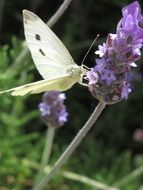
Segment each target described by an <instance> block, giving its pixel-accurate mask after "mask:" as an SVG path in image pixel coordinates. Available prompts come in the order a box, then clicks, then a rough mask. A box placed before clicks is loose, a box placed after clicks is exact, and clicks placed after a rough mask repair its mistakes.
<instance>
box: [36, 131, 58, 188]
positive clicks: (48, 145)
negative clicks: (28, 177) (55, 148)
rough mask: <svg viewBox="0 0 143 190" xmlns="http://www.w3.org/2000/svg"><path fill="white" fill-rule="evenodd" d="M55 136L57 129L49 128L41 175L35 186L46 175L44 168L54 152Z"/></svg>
mask: <svg viewBox="0 0 143 190" xmlns="http://www.w3.org/2000/svg"><path fill="white" fill-rule="evenodd" d="M54 134H55V128H54V127H48V129H47V135H46V139H45V147H44V150H43V155H42V159H41V166H40V170H39V173H38V175H37V177H36V182H35V185H36V184H37V183H38V181H39V180H40V179H41V177H42V176H43V175H44V168H45V166H46V165H47V164H48V162H49V159H50V155H51V151H52V145H53V139H54Z"/></svg>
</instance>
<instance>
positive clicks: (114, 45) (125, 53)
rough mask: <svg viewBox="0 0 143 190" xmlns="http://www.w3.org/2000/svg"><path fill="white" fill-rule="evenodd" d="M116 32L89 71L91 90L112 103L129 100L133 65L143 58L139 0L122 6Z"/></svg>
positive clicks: (104, 45)
mask: <svg viewBox="0 0 143 190" xmlns="http://www.w3.org/2000/svg"><path fill="white" fill-rule="evenodd" d="M122 14H123V18H122V19H121V20H120V21H119V23H118V25H117V31H116V34H109V35H108V37H107V40H106V43H104V44H103V46H101V45H100V46H99V50H97V51H96V52H95V53H96V54H99V57H100V58H98V59H96V60H95V62H96V65H95V66H94V68H91V70H90V71H88V72H87V76H86V78H87V79H88V82H89V90H90V91H91V93H92V94H93V96H95V97H96V98H97V99H99V100H104V101H105V102H106V103H107V104H113V103H116V102H119V101H121V100H122V99H127V98H128V94H129V93H130V92H131V91H132V90H131V67H135V66H136V64H135V63H134V62H135V61H137V60H138V59H139V58H140V57H141V52H140V49H141V47H142V45H143V16H142V15H141V10H140V5H139V3H138V2H137V1H135V2H134V3H132V4H130V5H129V6H127V7H125V8H123V9H122Z"/></svg>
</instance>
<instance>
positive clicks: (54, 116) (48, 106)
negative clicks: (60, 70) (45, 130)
mask: <svg viewBox="0 0 143 190" xmlns="http://www.w3.org/2000/svg"><path fill="white" fill-rule="evenodd" d="M65 98H66V97H65V94H64V93H60V92H58V91H50V92H45V93H44V95H43V98H42V102H41V103H40V104H39V110H40V112H41V118H42V120H43V122H44V123H45V124H47V125H48V126H51V127H55V128H58V127H61V126H63V125H64V123H65V122H66V121H67V116H68V113H67V111H66V107H65V105H64V100H65Z"/></svg>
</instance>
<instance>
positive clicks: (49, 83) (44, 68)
mask: <svg viewBox="0 0 143 190" xmlns="http://www.w3.org/2000/svg"><path fill="white" fill-rule="evenodd" d="M23 17H24V31H25V37H26V42H27V44H28V47H29V49H30V51H31V55H32V58H33V60H34V63H35V66H36V68H37V69H38V71H39V73H40V74H41V75H42V77H43V78H44V80H41V81H38V82H33V83H29V84H26V85H22V86H19V87H16V88H12V89H9V90H5V91H2V92H0V93H4V92H11V94H12V95H13V96H18V95H21V96H23V95H25V94H27V93H31V94H36V93H41V92H44V91H51V90H58V91H65V90H67V89H69V88H71V87H72V86H73V85H74V84H75V83H76V82H81V81H82V78H83V75H84V74H85V69H84V68H83V65H81V66H78V65H77V64H75V62H74V61H73V59H72V57H71V55H70V54H69V52H68V50H67V49H66V47H65V46H64V44H63V43H62V42H61V41H60V40H59V38H58V37H57V36H56V35H55V34H54V33H53V32H52V30H51V29H50V28H49V27H48V26H47V25H46V24H45V23H44V22H43V21H42V20H41V19H40V18H39V17H38V16H37V15H35V14H34V13H32V12H30V11H28V10H23Z"/></svg>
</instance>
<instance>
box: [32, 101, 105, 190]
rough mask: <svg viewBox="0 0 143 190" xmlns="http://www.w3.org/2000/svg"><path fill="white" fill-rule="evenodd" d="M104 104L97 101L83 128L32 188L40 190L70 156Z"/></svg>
mask: <svg viewBox="0 0 143 190" xmlns="http://www.w3.org/2000/svg"><path fill="white" fill-rule="evenodd" d="M105 106H106V104H105V102H103V101H101V102H99V104H98V105H97V107H96V108H95V110H94V112H93V113H92V115H91V116H90V118H89V119H88V121H87V122H86V123H85V125H84V126H83V128H82V129H81V130H80V131H79V132H78V134H77V136H76V137H75V138H74V140H73V141H72V142H71V144H70V145H69V146H68V147H67V149H66V150H65V151H64V153H63V154H62V155H61V157H60V158H59V159H58V160H57V162H56V163H55V164H54V166H53V168H52V169H51V171H50V172H49V175H48V176H44V177H43V179H42V180H41V181H40V182H39V184H38V185H37V186H36V187H35V188H34V189H33V190H42V189H43V188H44V187H45V186H46V184H47V183H48V182H49V181H50V179H51V178H52V177H53V176H54V175H55V174H56V173H57V171H58V170H59V169H60V167H61V166H62V165H63V164H64V163H65V162H66V161H67V159H68V158H69V157H70V155H71V154H72V153H73V151H74V150H75V149H76V148H77V146H78V145H79V143H80V142H81V141H82V139H83V138H84V137H85V135H86V134H87V133H88V131H89V130H90V129H91V127H92V126H93V124H94V123H95V121H96V120H97V118H98V117H99V115H100V114H101V112H102V111H103V109H104V108H105Z"/></svg>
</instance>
